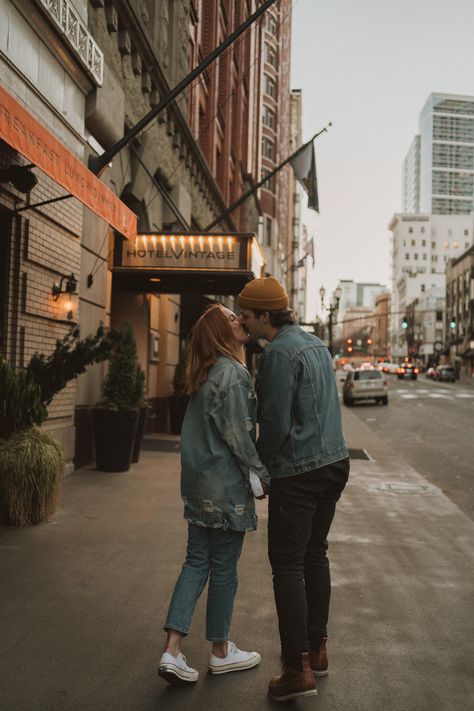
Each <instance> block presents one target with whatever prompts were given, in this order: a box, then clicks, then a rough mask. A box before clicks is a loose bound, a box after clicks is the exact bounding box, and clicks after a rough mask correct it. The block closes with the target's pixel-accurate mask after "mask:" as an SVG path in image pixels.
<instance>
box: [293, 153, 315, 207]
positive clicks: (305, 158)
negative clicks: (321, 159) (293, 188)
mask: <svg viewBox="0 0 474 711" xmlns="http://www.w3.org/2000/svg"><path fill="white" fill-rule="evenodd" d="M290 163H291V165H292V167H293V170H294V171H295V175H296V177H297V179H298V180H299V182H300V183H301V185H302V186H303V188H304V189H305V190H306V192H307V194H308V207H310V208H311V209H312V210H316V212H318V213H319V198H318V182H317V179H316V157H315V155H314V145H313V142H311V143H308V145H307V146H306V147H305V148H303V150H302V151H300V152H299V153H296V155H295V156H294V157H293V158H292V159H291V160H290Z"/></svg>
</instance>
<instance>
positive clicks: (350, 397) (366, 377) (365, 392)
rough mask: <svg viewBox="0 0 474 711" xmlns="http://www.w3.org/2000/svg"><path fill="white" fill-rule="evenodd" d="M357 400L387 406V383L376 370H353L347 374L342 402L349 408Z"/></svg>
mask: <svg viewBox="0 0 474 711" xmlns="http://www.w3.org/2000/svg"><path fill="white" fill-rule="evenodd" d="M358 400H375V401H376V402H381V403H382V404H383V405H388V383H387V380H386V379H385V377H384V375H383V374H382V373H381V372H380V370H377V368H355V369H354V370H352V371H350V372H348V373H347V378H346V379H345V381H344V385H343V386H342V401H343V403H344V405H347V406H348V407H350V406H351V405H353V404H354V403H355V402H357V401H358Z"/></svg>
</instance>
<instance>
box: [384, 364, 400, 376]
mask: <svg viewBox="0 0 474 711" xmlns="http://www.w3.org/2000/svg"><path fill="white" fill-rule="evenodd" d="M379 366H380V369H381V370H382V372H383V373H387V375H394V374H395V373H396V372H397V369H398V367H399V366H398V363H390V362H388V361H387V362H385V363H379Z"/></svg>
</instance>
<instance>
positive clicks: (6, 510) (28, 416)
mask: <svg viewBox="0 0 474 711" xmlns="http://www.w3.org/2000/svg"><path fill="white" fill-rule="evenodd" d="M121 338H122V333H121V332H120V331H116V330H113V329H111V330H110V331H108V332H107V333H106V332H105V330H104V328H103V326H102V325H101V326H99V328H98V329H97V331H96V333H95V334H92V335H89V336H87V337H86V338H83V339H81V338H80V331H79V328H77V327H75V328H72V329H71V330H70V331H69V332H68V333H67V334H66V335H65V336H64V338H62V339H59V340H57V341H56V345H55V348H54V351H53V352H52V353H50V354H49V355H45V354H44V353H35V354H34V356H33V357H32V358H31V360H30V362H29V363H28V365H27V367H26V368H13V367H12V366H11V365H10V364H9V363H8V362H7V361H6V360H5V359H4V358H3V357H2V356H1V354H0V520H1V521H2V522H4V523H10V524H13V525H16V526H27V525H30V524H35V523H39V522H40V521H42V520H44V518H46V517H48V516H49V515H51V514H52V513H53V512H54V510H55V507H56V502H57V498H58V491H59V481H60V478H61V474H62V471H63V467H64V461H63V454H62V451H61V448H60V447H59V445H58V443H57V442H56V440H55V439H54V437H53V436H52V435H51V434H50V433H48V432H44V431H41V430H39V429H38V428H39V427H40V426H41V424H42V423H43V422H44V420H45V419H46V418H47V416H48V411H47V406H48V405H49V403H50V402H51V401H52V399H53V397H54V396H55V395H56V393H58V392H59V391H60V390H62V389H63V388H64V387H65V386H66V385H67V383H68V382H69V381H70V380H73V379H74V378H77V376H78V375H79V374H81V373H83V372H84V371H85V370H86V368H87V367H88V366H89V365H91V364H92V363H99V362H100V361H103V360H106V359H107V358H108V357H109V356H110V354H111V352H112V349H113V348H114V347H116V346H117V344H118V343H119V342H120V339H121Z"/></svg>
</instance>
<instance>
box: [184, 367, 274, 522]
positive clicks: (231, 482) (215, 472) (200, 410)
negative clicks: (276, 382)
mask: <svg viewBox="0 0 474 711" xmlns="http://www.w3.org/2000/svg"><path fill="white" fill-rule="evenodd" d="M256 409H257V405H256V397H255V391H254V389H253V385H252V381H251V378H250V375H249V372H248V370H247V369H246V368H245V367H244V366H242V365H240V364H239V363H237V362H236V361H234V360H232V359H231V358H226V357H224V356H221V357H219V358H218V360H217V363H215V365H213V366H212V368H211V370H210V371H209V375H208V378H207V380H206V381H205V382H204V383H203V384H202V385H201V387H200V388H199V390H198V391H197V392H196V393H195V394H194V395H193V396H192V397H191V400H190V402H189V404H188V407H187V410H186V415H185V417H184V422H183V428H182V432H181V495H182V497H183V501H184V518H185V519H187V520H188V521H190V522H191V523H194V524H197V525H198V526H207V527H210V528H224V529H227V528H230V529H233V530H235V531H253V530H255V529H256V528H257V515H256V513H255V503H254V497H253V495H252V490H251V488H250V471H251V470H252V471H253V472H254V473H255V474H257V475H258V476H259V477H260V478H261V479H263V480H266V481H269V479H270V476H269V474H268V472H267V470H266V468H265V467H264V466H263V464H262V462H261V461H260V459H259V457H258V454H257V450H256V448H255V434H256V433H255V421H256V414H257V413H256Z"/></svg>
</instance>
